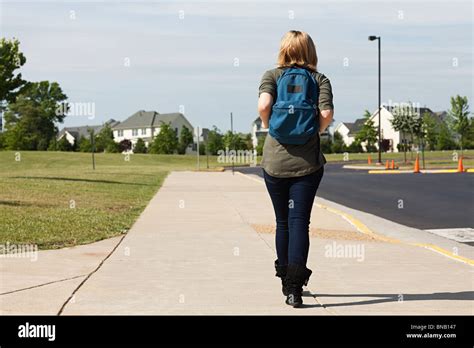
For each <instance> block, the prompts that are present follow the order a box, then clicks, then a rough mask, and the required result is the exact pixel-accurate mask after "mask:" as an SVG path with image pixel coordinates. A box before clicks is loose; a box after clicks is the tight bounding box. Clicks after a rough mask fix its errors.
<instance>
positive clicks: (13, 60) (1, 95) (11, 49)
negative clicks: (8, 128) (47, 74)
mask: <svg viewBox="0 0 474 348" xmlns="http://www.w3.org/2000/svg"><path fill="white" fill-rule="evenodd" d="M25 62H26V58H25V56H24V55H23V53H21V52H20V42H19V41H18V40H17V39H12V40H8V39H6V38H1V39H0V112H2V111H3V108H4V106H5V103H13V102H15V100H16V97H17V95H18V94H19V93H20V91H21V88H22V87H24V86H25V85H26V81H25V80H23V79H22V76H21V73H17V74H16V73H15V70H17V69H19V68H20V67H21V66H23V64H25Z"/></svg>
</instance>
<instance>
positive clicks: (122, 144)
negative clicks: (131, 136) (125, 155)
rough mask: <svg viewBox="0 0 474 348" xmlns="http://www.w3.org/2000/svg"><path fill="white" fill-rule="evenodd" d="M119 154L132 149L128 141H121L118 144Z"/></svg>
mask: <svg viewBox="0 0 474 348" xmlns="http://www.w3.org/2000/svg"><path fill="white" fill-rule="evenodd" d="M118 149H119V152H124V151H130V150H131V149H132V142H131V141H130V140H128V139H123V140H122V141H121V142H120V143H118Z"/></svg>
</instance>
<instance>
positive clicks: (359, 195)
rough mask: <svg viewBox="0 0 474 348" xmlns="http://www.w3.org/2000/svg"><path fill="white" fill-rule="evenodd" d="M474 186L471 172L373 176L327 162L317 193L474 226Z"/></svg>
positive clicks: (384, 211) (418, 219)
mask: <svg viewBox="0 0 474 348" xmlns="http://www.w3.org/2000/svg"><path fill="white" fill-rule="evenodd" d="M236 170H238V171H241V172H243V173H253V174H258V175H259V176H262V169H261V168H260V167H254V168H237V169H236ZM473 188H474V175H472V174H459V175H458V174H420V175H412V174H399V175H373V174H367V172H366V171H360V170H350V169H343V168H342V164H336V163H328V164H327V165H326V168H325V174H324V177H323V181H322V183H321V186H320V189H319V191H318V196H320V197H323V198H326V199H329V200H331V201H334V202H337V203H339V204H343V205H345V206H348V207H350V208H353V209H358V210H361V211H364V212H367V213H371V214H375V215H378V216H380V217H383V218H386V219H389V220H392V221H395V222H398V223H400V224H403V225H406V226H410V227H415V228H419V229H439V228H465V227H471V228H472V227H474V198H473V197H474V195H473Z"/></svg>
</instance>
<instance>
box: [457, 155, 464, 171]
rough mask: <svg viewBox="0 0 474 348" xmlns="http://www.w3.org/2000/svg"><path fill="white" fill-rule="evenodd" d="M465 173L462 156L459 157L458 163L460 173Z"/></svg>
mask: <svg viewBox="0 0 474 348" xmlns="http://www.w3.org/2000/svg"><path fill="white" fill-rule="evenodd" d="M462 172H464V166H463V165H462V156H461V157H459V161H458V173H462Z"/></svg>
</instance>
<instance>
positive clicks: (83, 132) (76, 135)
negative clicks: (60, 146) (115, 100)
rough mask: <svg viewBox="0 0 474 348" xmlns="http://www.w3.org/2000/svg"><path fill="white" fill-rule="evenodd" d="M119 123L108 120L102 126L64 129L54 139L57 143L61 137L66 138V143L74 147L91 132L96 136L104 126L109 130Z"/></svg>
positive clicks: (88, 136)
mask: <svg viewBox="0 0 474 348" xmlns="http://www.w3.org/2000/svg"><path fill="white" fill-rule="evenodd" d="M119 123H120V122H119V121H116V120H114V119H112V118H111V119H110V120H108V121H107V122H105V123H104V124H102V125H99V126H80V127H64V128H63V129H61V131H60V132H59V133H58V135H57V137H56V139H57V140H58V141H59V140H61V139H62V138H63V137H66V139H67V141H68V142H69V143H70V144H71V145H74V144H75V143H77V141H78V140H79V139H80V138H81V137H84V138H90V132H91V131H93V132H94V134H98V133H99V132H100V131H101V130H102V128H104V126H106V125H108V126H110V127H111V128H113V127H115V126H116V125H118V124H119Z"/></svg>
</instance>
